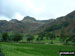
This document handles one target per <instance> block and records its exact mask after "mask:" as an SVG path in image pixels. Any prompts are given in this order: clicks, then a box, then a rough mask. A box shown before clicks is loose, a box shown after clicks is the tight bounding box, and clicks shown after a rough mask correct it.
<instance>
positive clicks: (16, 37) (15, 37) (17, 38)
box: [13, 34, 23, 41]
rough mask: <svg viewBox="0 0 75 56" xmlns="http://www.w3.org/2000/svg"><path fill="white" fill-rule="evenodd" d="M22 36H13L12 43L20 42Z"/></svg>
mask: <svg viewBox="0 0 75 56" xmlns="http://www.w3.org/2000/svg"><path fill="white" fill-rule="evenodd" d="M22 37H23V36H22V35H21V34H14V37H13V41H20V40H22Z"/></svg>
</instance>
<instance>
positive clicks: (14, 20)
mask: <svg viewBox="0 0 75 56" xmlns="http://www.w3.org/2000/svg"><path fill="white" fill-rule="evenodd" d="M9 22H12V23H14V22H19V21H18V20H17V19H11V20H10V21H9Z"/></svg>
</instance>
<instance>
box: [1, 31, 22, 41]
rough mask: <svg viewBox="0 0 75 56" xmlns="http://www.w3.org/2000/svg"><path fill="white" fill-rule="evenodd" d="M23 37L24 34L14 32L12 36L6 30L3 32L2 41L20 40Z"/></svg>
mask: <svg viewBox="0 0 75 56" xmlns="http://www.w3.org/2000/svg"><path fill="white" fill-rule="evenodd" d="M22 37H23V36H22V35H21V34H19V33H17V34H16V33H15V34H12V36H11V37H10V36H9V34H8V33H7V32H5V33H2V39H1V41H4V42H7V41H20V40H22Z"/></svg>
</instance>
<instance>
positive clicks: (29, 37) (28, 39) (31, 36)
mask: <svg viewBox="0 0 75 56" xmlns="http://www.w3.org/2000/svg"><path fill="white" fill-rule="evenodd" d="M26 37H27V41H32V40H33V39H34V36H33V35H26Z"/></svg>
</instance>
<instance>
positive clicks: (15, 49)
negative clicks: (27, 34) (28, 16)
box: [0, 43, 75, 56]
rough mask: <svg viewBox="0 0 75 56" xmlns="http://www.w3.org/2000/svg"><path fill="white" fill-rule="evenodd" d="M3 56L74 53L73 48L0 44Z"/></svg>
mask: <svg viewBox="0 0 75 56" xmlns="http://www.w3.org/2000/svg"><path fill="white" fill-rule="evenodd" d="M0 48H1V49H2V51H3V53H4V54H5V56H59V51H60V50H61V51H75V47H74V46H63V45H50V44H26V43H0Z"/></svg>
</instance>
